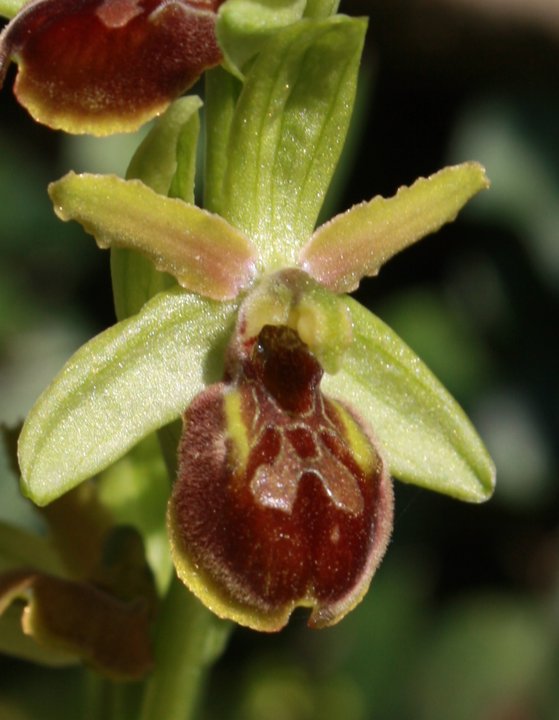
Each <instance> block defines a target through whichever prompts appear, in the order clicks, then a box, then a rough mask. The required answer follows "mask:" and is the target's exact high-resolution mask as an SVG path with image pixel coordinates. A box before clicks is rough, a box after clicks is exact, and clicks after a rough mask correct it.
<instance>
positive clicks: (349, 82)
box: [209, 16, 367, 270]
mask: <svg viewBox="0 0 559 720" xmlns="http://www.w3.org/2000/svg"><path fill="white" fill-rule="evenodd" d="M366 27H367V23H366V21H365V20H363V19H355V18H348V17H345V16H335V17H331V18H327V19H325V20H301V21H299V22H298V23H295V24H294V25H291V26H289V27H286V28H284V29H283V30H281V31H279V32H277V33H276V34H275V35H274V36H273V37H272V38H271V40H270V41H269V42H268V43H267V44H266V46H265V47H264V48H263V50H262V51H261V53H260V54H259V55H258V56H257V57H256V59H255V61H254V63H253V65H252V66H251V69H250V73H249V74H248V75H247V79H246V83H245V85H244V87H243V90H242V92H241V94H240V96H239V99H238V102H237V104H236V108H235V111H234V116H233V118H232V119H231V123H230V129H229V134H228V142H227V145H225V146H223V147H222V148H221V153H222V155H223V157H222V158H221V160H220V162H217V160H216V158H215V156H214V159H213V162H214V165H215V166H217V167H219V168H220V172H219V173H218V174H217V176H215V177H214V181H218V182H220V181H222V186H221V188H217V191H214V189H213V188H211V189H210V193H209V194H210V196H211V197H212V198H220V199H221V201H220V202H218V204H217V205H218V206H217V208H215V209H216V210H217V212H219V213H220V214H221V215H223V217H225V218H226V219H227V220H228V221H229V222H230V223H231V224H232V225H234V226H235V227H237V228H239V229H240V230H242V231H243V232H244V233H245V234H246V235H247V237H249V238H250V239H251V241H252V242H253V243H254V244H255V245H256V247H257V250H258V254H259V258H260V262H261V267H262V268H263V269H264V270H274V269H278V268H279V267H285V266H289V265H295V264H296V259H297V254H298V251H299V249H300V248H301V247H302V246H303V244H304V243H305V242H306V240H307V239H308V238H309V236H310V235H311V233H312V231H313V229H314V226H315V224H316V220H317V217H318V213H319V211H320V208H321V206H322V202H323V200H324V196H325V193H326V190H327V189H328V186H329V184H330V180H331V178H332V174H333V172H334V169H335V167H336V164H337V162H338V159H339V155H340V152H341V149H342V146H343V143H344V140H345V136H346V133H347V129H348V125H349V120H350V116H351V111H352V108H353V103H354V99H355V91H356V80H357V72H358V68H359V61H360V57H361V50H362V46H363V41H364V36H365V31H366ZM303 108H304V112H303ZM301 148H304V152H303V151H302V150H301Z"/></svg>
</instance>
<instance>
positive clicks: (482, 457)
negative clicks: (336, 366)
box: [323, 298, 495, 502]
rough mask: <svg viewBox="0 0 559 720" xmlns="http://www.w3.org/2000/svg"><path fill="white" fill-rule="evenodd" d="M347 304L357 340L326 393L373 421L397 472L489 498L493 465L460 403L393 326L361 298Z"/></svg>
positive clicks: (474, 498)
mask: <svg viewBox="0 0 559 720" xmlns="http://www.w3.org/2000/svg"><path fill="white" fill-rule="evenodd" d="M348 305H349V308H350V310H351V314H352V318H353V333H354V341H353V344H352V345H351V347H350V348H349V350H347V352H346V356H345V360H344V367H343V369H342V370H341V371H340V372H338V373H337V374H336V375H326V376H325V377H324V380H323V389H324V391H325V393H327V394H330V395H332V396H334V397H336V396H337V397H339V398H340V399H342V400H345V401H346V402H348V403H349V404H350V405H351V406H352V407H354V408H355V410H356V411H357V412H358V413H359V414H360V415H361V416H362V417H363V418H364V420H366V421H367V422H368V423H369V425H370V426H371V428H372V430H373V432H374V434H375V435H376V436H377V438H378V439H379V441H380V443H381V445H382V446H383V447H384V450H385V454H386V456H387V460H388V464H389V467H390V471H391V473H392V474H393V475H394V476H395V477H396V478H398V479H399V480H402V481H404V482H408V483H412V484H415V485H420V486H421V487H425V488H427V489H429V490H435V491H437V492H441V493H445V494H447V495H451V496H453V497H456V498H458V499H460V500H467V501H470V502H481V501H483V500H486V499H487V498H489V497H490V496H491V494H492V492H493V488H494V485H495V467H494V465H493V462H492V460H491V458H490V457H489V455H488V453H487V451H486V449H485V447H484V446H483V443H482V442H481V440H480V438H479V437H478V435H477V433H476V431H475V429H474V428H473V427H472V425H471V423H470V421H469V420H468V418H467V417H466V415H465V414H464V412H463V410H462V409H461V408H460V406H459V405H458V403H457V402H456V401H455V400H454V399H453V398H452V397H451V396H450V394H449V393H448V391H447V390H446V389H445V388H444V387H443V386H442V385H441V384H440V383H439V381H438V380H437V379H436V378H435V376H434V375H433V374H432V373H431V371H430V370H429V369H428V368H427V367H426V366H425V365H424V364H423V362H422V361H421V360H420V359H419V358H418V357H417V355H415V353H413V352H412V351H411V350H410V348H409V347H408V346H407V345H405V343H404V342H403V341H402V340H401V339H400V338H399V337H398V336H397V335H396V334H395V333H394V332H393V331H392V330H390V328H389V327H387V326H386V325H385V324H384V323H383V322H382V321H381V320H379V319H378V318H377V317H375V316H374V315H373V314H372V313H370V312H369V311H368V310H366V309H365V308H364V307H362V306H361V305H359V303H357V302H356V301H355V300H352V299H351V298H348Z"/></svg>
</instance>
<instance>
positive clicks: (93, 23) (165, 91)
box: [0, 0, 223, 135]
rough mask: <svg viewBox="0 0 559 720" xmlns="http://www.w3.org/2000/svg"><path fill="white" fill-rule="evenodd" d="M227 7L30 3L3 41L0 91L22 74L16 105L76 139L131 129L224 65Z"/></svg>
mask: <svg viewBox="0 0 559 720" xmlns="http://www.w3.org/2000/svg"><path fill="white" fill-rule="evenodd" d="M222 2H223V0H31V2H29V3H28V4H27V5H25V6H24V8H23V9H22V10H21V12H20V13H19V14H18V15H17V16H16V17H15V18H14V19H13V20H12V21H11V22H10V23H9V24H8V25H7V26H6V28H4V30H3V32H2V33H1V34H0V86H1V84H2V82H3V80H4V77H5V75H6V70H7V67H8V65H9V62H10V59H11V58H13V59H15V60H16V61H17V63H18V65H19V72H18V76H17V78H16V82H15V93H16V96H17V98H18V100H19V101H20V102H21V104H22V105H24V106H25V107H26V108H27V109H28V110H29V112H30V113H31V115H32V116H33V117H34V118H35V119H36V120H38V121H39V122H42V123H45V124H46V125H49V126H51V127H53V128H56V129H62V130H66V131H67V132H74V133H92V134H95V135H108V134H110V133H114V132H125V131H130V130H134V129H136V128H137V127H139V126H140V125H141V124H142V123H144V122H146V121H147V120H149V119H150V118H151V117H153V116H154V115H157V114H159V113H161V112H162V111H163V110H164V109H165V108H166V107H167V105H168V104H169V102H171V100H173V99H174V98H175V97H177V96H179V95H180V94H181V93H183V92H184V91H185V90H186V89H187V88H189V87H190V86H191V85H192V84H193V83H194V82H195V80H196V79H197V78H198V77H199V75H200V74H201V73H202V72H203V71H204V70H205V69H206V68H208V67H212V66H214V65H217V64H218V63H219V62H220V60H221V52H220V50H219V47H218V44H217V40H216V37H215V19H216V11H217V9H218V8H219V6H220V5H221V4H222Z"/></svg>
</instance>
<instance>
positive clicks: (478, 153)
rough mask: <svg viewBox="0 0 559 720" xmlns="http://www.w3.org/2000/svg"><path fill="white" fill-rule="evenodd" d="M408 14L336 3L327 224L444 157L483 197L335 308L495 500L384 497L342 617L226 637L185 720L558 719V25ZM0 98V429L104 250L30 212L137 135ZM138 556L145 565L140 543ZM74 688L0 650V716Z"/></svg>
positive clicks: (34, 713)
mask: <svg viewBox="0 0 559 720" xmlns="http://www.w3.org/2000/svg"><path fill="white" fill-rule="evenodd" d="M418 5H419V3H417V2H416V3H409V4H408V5H406V3H403V2H394V3H390V2H389V0H385V1H384V2H378V3H375V4H374V8H373V10H372V11H371V9H370V5H369V3H365V2H359V1H358V0H355V1H354V2H347V3H346V6H345V9H346V10H347V11H349V12H351V13H352V14H353V13H355V14H358V13H360V12H361V13H368V12H372V14H373V17H372V21H371V29H370V33H369V44H368V50H367V54H366V63H367V66H366V68H365V70H366V72H367V75H368V77H374V81H373V82H372V83H371V86H370V95H369V97H368V100H367V101H365V102H363V103H362V106H363V108H362V110H363V113H364V116H363V119H362V120H361V121H360V122H358V123H357V124H356V127H359V128H360V129H359V132H361V136H360V137H359V138H357V139H356V138H355V137H354V138H353V140H352V143H353V147H354V148H355V155H354V165H353V169H352V172H351V175H350V177H351V183H350V185H349V186H348V187H347V189H346V191H345V195H340V197H339V198H338V202H337V203H336V204H337V206H338V207H337V208H334V209H341V208H344V207H348V206H349V205H350V204H352V203H354V202H357V201H360V200H363V199H367V198H370V197H372V196H373V195H374V194H377V193H382V194H384V195H390V194H392V193H393V192H394V191H395V190H396V188H397V186H398V185H400V184H404V183H409V182H410V181H411V180H413V179H414V178H415V177H416V176H419V175H427V174H429V173H431V172H433V171H435V170H437V169H438V168H439V167H442V166H443V165H445V164H448V163H453V162H459V161H463V160H467V159H475V160H479V161H480V162H482V163H483V164H485V165H486V167H487V170H488V174H489V177H490V178H491V179H492V183H493V185H492V189H491V191H490V192H488V193H485V194H484V196H483V197H481V198H479V199H477V200H476V201H475V202H474V203H472V205H471V207H470V208H468V210H467V211H466V212H465V213H463V215H461V216H460V218H459V220H458V222H456V223H455V224H454V225H452V226H447V227H446V228H445V229H444V230H443V231H441V232H440V233H439V234H438V235H437V236H435V237H433V238H430V239H428V240H426V241H425V242H424V243H421V244H419V245H418V246H417V247H414V248H412V249H410V250H409V251H407V252H406V253H404V254H402V255H401V256H399V257H398V258H397V259H395V260H394V261H392V262H391V263H389V264H388V266H387V267H385V268H384V269H383V270H382V272H381V274H380V276H379V278H377V279H373V280H371V281H367V282H365V283H363V284H362V286H361V288H360V289H359V291H358V296H359V299H360V300H361V301H362V302H364V303H365V304H367V305H368V306H369V307H370V308H371V309H372V310H374V311H375V312H376V313H377V314H379V315H380V316H381V317H382V318H383V319H384V320H386V321H387V322H388V323H389V324H390V325H391V326H392V327H393V328H394V329H395V330H396V331H397V332H399V333H400V334H401V335H402V337H403V338H404V339H406V340H407V341H408V342H409V344H410V345H411V346H412V347H413V349H414V350H416V351H417V352H418V353H419V354H420V355H421V356H422V357H423V358H424V359H425V360H426V361H427V362H428V364H430V366H431V367H432V368H433V370H434V371H435V372H436V373H437V375H438V376H439V377H440V379H441V380H442V381H443V382H444V383H445V384H446V385H447V386H448V387H449V389H450V390H451V392H453V393H454V394H455V395H456V397H458V399H459V400H460V401H461V402H462V403H463V405H464V406H465V408H466V409H467V411H468V412H469V413H470V414H471V416H472V417H473V419H474V422H476V424H477V426H478V428H479V430H480V432H481V434H482V436H483V437H484V439H485V440H486V442H487V445H488V447H489V450H490V452H491V453H492V454H493V457H494V459H495V461H496V464H497V470H498V476H497V481H498V484H497V492H496V495H495V498H494V499H493V500H492V501H490V503H489V504H488V505H486V506H483V507H473V506H467V505H462V504H460V503H457V502H453V501H451V500H448V499H445V498H441V497H437V496H435V495H431V494H428V493H426V492H422V491H420V490H417V489H413V488H408V487H405V486H401V485H397V488H396V503H397V508H396V523H395V530H394V538H393V541H392V544H391V546H390V548H389V550H388V553H387V557H386V559H385V561H384V563H383V566H382V567H381V569H380V571H379V573H378V575H377V577H376V578H375V579H374V581H373V584H372V587H371V591H370V592H369V594H368V596H367V597H366V599H365V600H364V602H363V603H362V605H361V606H360V607H359V608H358V609H357V610H356V611H354V612H353V613H352V614H351V615H350V616H349V617H348V618H347V619H345V620H344V621H343V622H342V623H341V624H340V625H339V626H337V627H335V628H332V629H329V630H323V631H320V632H311V631H309V630H307V628H306V626H305V624H304V613H301V614H297V615H296V616H295V617H294V619H293V621H292V622H291V624H290V626H289V627H288V629H287V630H286V631H285V632H283V633H281V634H280V635H277V636H268V635H258V634H256V633H252V632H250V631H245V630H241V629H238V630H236V632H235V633H234V635H233V637H232V640H231V643H230V645H229V648H228V650H227V652H226V653H225V654H224V656H223V658H222V659H221V661H220V662H219V663H218V665H217V667H216V669H215V672H214V673H213V675H212V678H211V681H210V684H209V687H208V697H207V703H206V707H205V709H204V710H203V712H202V714H201V717H202V718H203V720H224V719H226V720H338V719H339V720H345V718H351V719H352V720H369V719H371V720H373V719H374V720H378V719H383V718H386V719H387V720H439V718H440V720H443V719H444V720H553V719H554V718H557V717H559V685H558V683H557V676H558V674H559V621H558V617H559V614H558V612H557V609H558V607H559V523H558V512H557V508H558V499H559V492H558V484H557V477H558V475H559V452H558V448H559V442H558V440H559V409H558V408H559V374H558V372H557V369H558V367H559V344H558V343H557V334H558V331H557V328H558V327H559V322H558V321H559V313H558V307H559V298H558V289H559V283H558V279H559V136H558V134H557V126H558V124H559V102H558V100H557V92H556V77H557V70H558V65H559V33H557V30H555V31H553V30H552V29H550V28H545V27H544V26H543V25H542V26H537V25H532V24H530V23H529V22H525V23H524V24H523V23H522V22H520V21H518V20H517V21H515V22H514V23H512V24H511V23H510V22H508V21H507V20H506V16H504V19H503V18H501V19H500V20H499V21H496V20H495V19H494V18H493V19H492V18H491V17H490V16H488V15H484V14H483V13H481V12H480V13H479V14H477V13H475V12H474V11H468V10H463V11H456V13H457V14H455V15H453V14H450V15H449V14H448V13H450V10H449V9H448V8H449V7H450V4H448V5H444V4H442V3H441V6H440V7H439V11H438V12H437V11H436V3H433V6H432V8H431V13H430V14H428V19H427V20H426V19H425V17H423V16H421V17H420V14H419V13H418V12H417V6H418ZM443 5H444V9H443ZM414 8H415V12H414ZM433 8H435V9H433ZM461 12H464V13H465V16H464V17H462V15H461V14H460V13H461ZM468 33H471V34H470V35H468ZM465 35H466V37H465ZM435 40H437V42H438V44H437V42H435ZM544 51H545V52H544ZM10 84H11V83H10V82H8V83H7V86H6V87H5V88H4V90H3V91H2V93H1V95H0V103H1V108H2V112H1V113H0V197H1V198H2V201H1V204H0V252H1V256H2V262H1V264H0V398H1V402H0V420H2V421H6V422H8V423H14V422H16V421H17V420H18V419H19V418H21V417H22V416H23V415H24V414H25V413H26V412H27V410H28V409H29V407H30V405H31V403H32V402H33V400H34V399H35V398H36V396H37V395H38V393H39V392H40V391H41V389H42V388H43V387H44V386H45V385H46V384H47V382H48V381H49V380H50V379H51V377H52V376H53V375H54V373H55V372H56V371H57V370H58V369H59V367H60V366H61V364H62V363H63V361H64V360H65V359H66V358H67V357H68V356H69V355H70V354H71V352H72V351H73V350H74V349H75V348H76V347H77V346H78V345H79V344H80V343H81V342H82V341H83V340H84V339H85V338H87V337H89V336H91V335H92V334H93V333H94V332H96V331H98V330H99V329H101V328H103V327H105V326H107V325H108V324H111V323H112V322H113V321H114V315H113V311H112V307H111V299H110V298H111V295H110V282H109V273H108V257H107V255H106V254H104V253H101V252H99V251H98V250H96V249H95V247H94V243H93V242H92V240H91V238H88V237H86V236H85V235H83V234H82V233H81V232H80V230H79V228H78V227H77V226H72V225H71V224H70V225H66V224H64V225H63V224H62V223H60V222H58V221H57V220H56V219H55V218H54V214H53V213H52V209H51V207H50V204H49V201H48V197H47V194H46V185H47V183H48V182H49V181H50V180H53V179H56V178H58V177H60V176H61V175H62V174H63V173H64V172H65V171H66V170H67V169H70V168H73V169H75V170H82V169H87V170H89V171H103V172H106V171H116V172H120V173H122V172H123V170H124V167H125V165H126V162H127V158H128V157H129V156H130V154H131V148H132V147H133V146H134V145H135V143H136V142H137V138H132V139H127V140H126V142H123V141H122V138H117V139H116V140H115V139H112V140H107V141H93V140H87V139H76V138H65V137H63V136H62V135H60V134H57V133H51V132H49V131H47V130H45V129H43V128H39V127H37V126H35V125H34V124H33V123H32V121H31V120H30V119H29V118H28V117H27V116H26V115H25V113H24V111H23V110H21V109H20V108H19V107H18V106H17V105H16V104H15V103H14V101H13V99H12V95H11V89H10ZM115 472H116V473H117V476H118V490H117V489H116V488H117V484H116V482H115V489H114V491H113V495H114V496H115V497H116V498H117V499H116V500H115V497H113V500H114V502H117V501H118V502H121V508H122V514H123V517H124V516H126V518H127V519H132V520H134V521H136V522H137V523H138V524H140V525H141V523H142V522H146V523H148V524H149V522H150V520H149V519H144V520H142V519H140V518H135V516H134V511H133V507H132V508H130V509H129V510H126V502H125V501H124V500H122V498H126V466H125V465H124V466H123V467H121V468H120V470H118V471H115ZM154 472H156V473H158V472H159V470H157V469H155V470H154ZM0 474H1V477H0V517H1V518H2V519H4V520H9V521H10V522H13V523H21V524H23V525H26V526H29V525H32V524H33V523H34V520H33V515H32V513H31V511H30V510H29V507H28V505H27V503H25V502H24V501H23V500H21V498H18V497H16V494H15V493H14V491H13V479H12V478H11V477H10V474H9V471H8V469H7V465H6V464H5V463H4V462H3V460H2V461H1V462H0ZM107 487H108V485H107ZM158 492H160V491H158ZM156 495H157V493H156ZM119 498H120V499H121V500H119ZM158 502H159V501H158ZM144 529H145V528H144ZM153 542H154V543H155V545H154V548H153V552H154V553H156V552H157V542H158V539H157V533H156V532H155V533H154V536H153ZM93 682H94V680H92V678H91V677H90V676H89V675H88V673H82V672H80V671H79V670H77V669H71V670H56V671H55V670H47V669H43V668H39V667H35V666H32V665H29V664H25V663H22V662H16V661H13V660H11V659H9V658H0V718H2V720H4V718H6V720H36V719H37V718H40V720H50V718H57V720H60V719H61V718H71V719H72V720H75V719H79V718H81V717H84V718H86V717H87V714H88V712H87V697H88V695H87V691H86V693H85V696H83V697H85V698H86V699H85V707H84V700H83V697H82V696H81V695H80V690H82V689H85V690H87V687H88V686H89V684H90V683H93ZM80 698H81V699H80ZM130 720H133V719H130ZM163 720H164V719H163Z"/></svg>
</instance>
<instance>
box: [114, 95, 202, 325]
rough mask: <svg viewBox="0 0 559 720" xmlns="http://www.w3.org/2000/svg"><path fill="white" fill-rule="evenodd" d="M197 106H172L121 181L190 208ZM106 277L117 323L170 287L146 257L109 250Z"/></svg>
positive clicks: (194, 102)
mask: <svg viewBox="0 0 559 720" xmlns="http://www.w3.org/2000/svg"><path fill="white" fill-rule="evenodd" d="M201 105H202V101H201V100H200V98H198V97H196V96H194V95H190V96H188V97H183V98H180V99H179V100H175V102H174V103H172V104H171V105H170V106H169V108H168V109H167V111H166V112H165V113H164V114H163V115H162V116H161V117H160V118H159V120H157V121H156V123H155V124H154V126H153V127H152V129H151V130H150V132H149V133H148V135H147V136H146V137H145V138H144V140H143V141H142V143H141V144H140V146H139V147H138V149H137V150H136V152H135V154H134V157H133V158H132V160H131V162H130V165H129V166H128V171H127V173H126V178H127V179H133V178H137V179H138V180H141V181H142V182H143V183H144V184H145V185H147V186H148V187H150V188H151V189H152V190H155V192H157V193H159V194H160V195H171V196H172V197H180V198H181V200H184V201H185V202H189V203H193V202H194V176H195V171H196V146H197V142H198V134H199V129H200V119H199V117H198V111H199V109H200V107H201ZM111 277H112V281H113V296H114V303H115V310H116V316H117V318H118V319H119V320H124V318H126V317H129V316H130V315H135V314H136V313H137V312H139V311H140V309H141V307H142V305H143V304H144V303H145V302H147V301H148V300H149V299H150V298H152V297H153V296H154V295H156V294H157V293H158V292H161V291H162V290H167V289H168V288H170V287H171V286H172V285H174V284H175V282H176V281H175V279H174V278H173V277H172V276H170V275H168V274H167V273H162V272H159V271H158V270H156V269H155V267H154V266H153V263H152V262H151V261H150V260H149V259H148V258H147V257H145V256H143V255H140V253H138V252H136V251H134V250H126V249H124V248H112V250H111Z"/></svg>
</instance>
